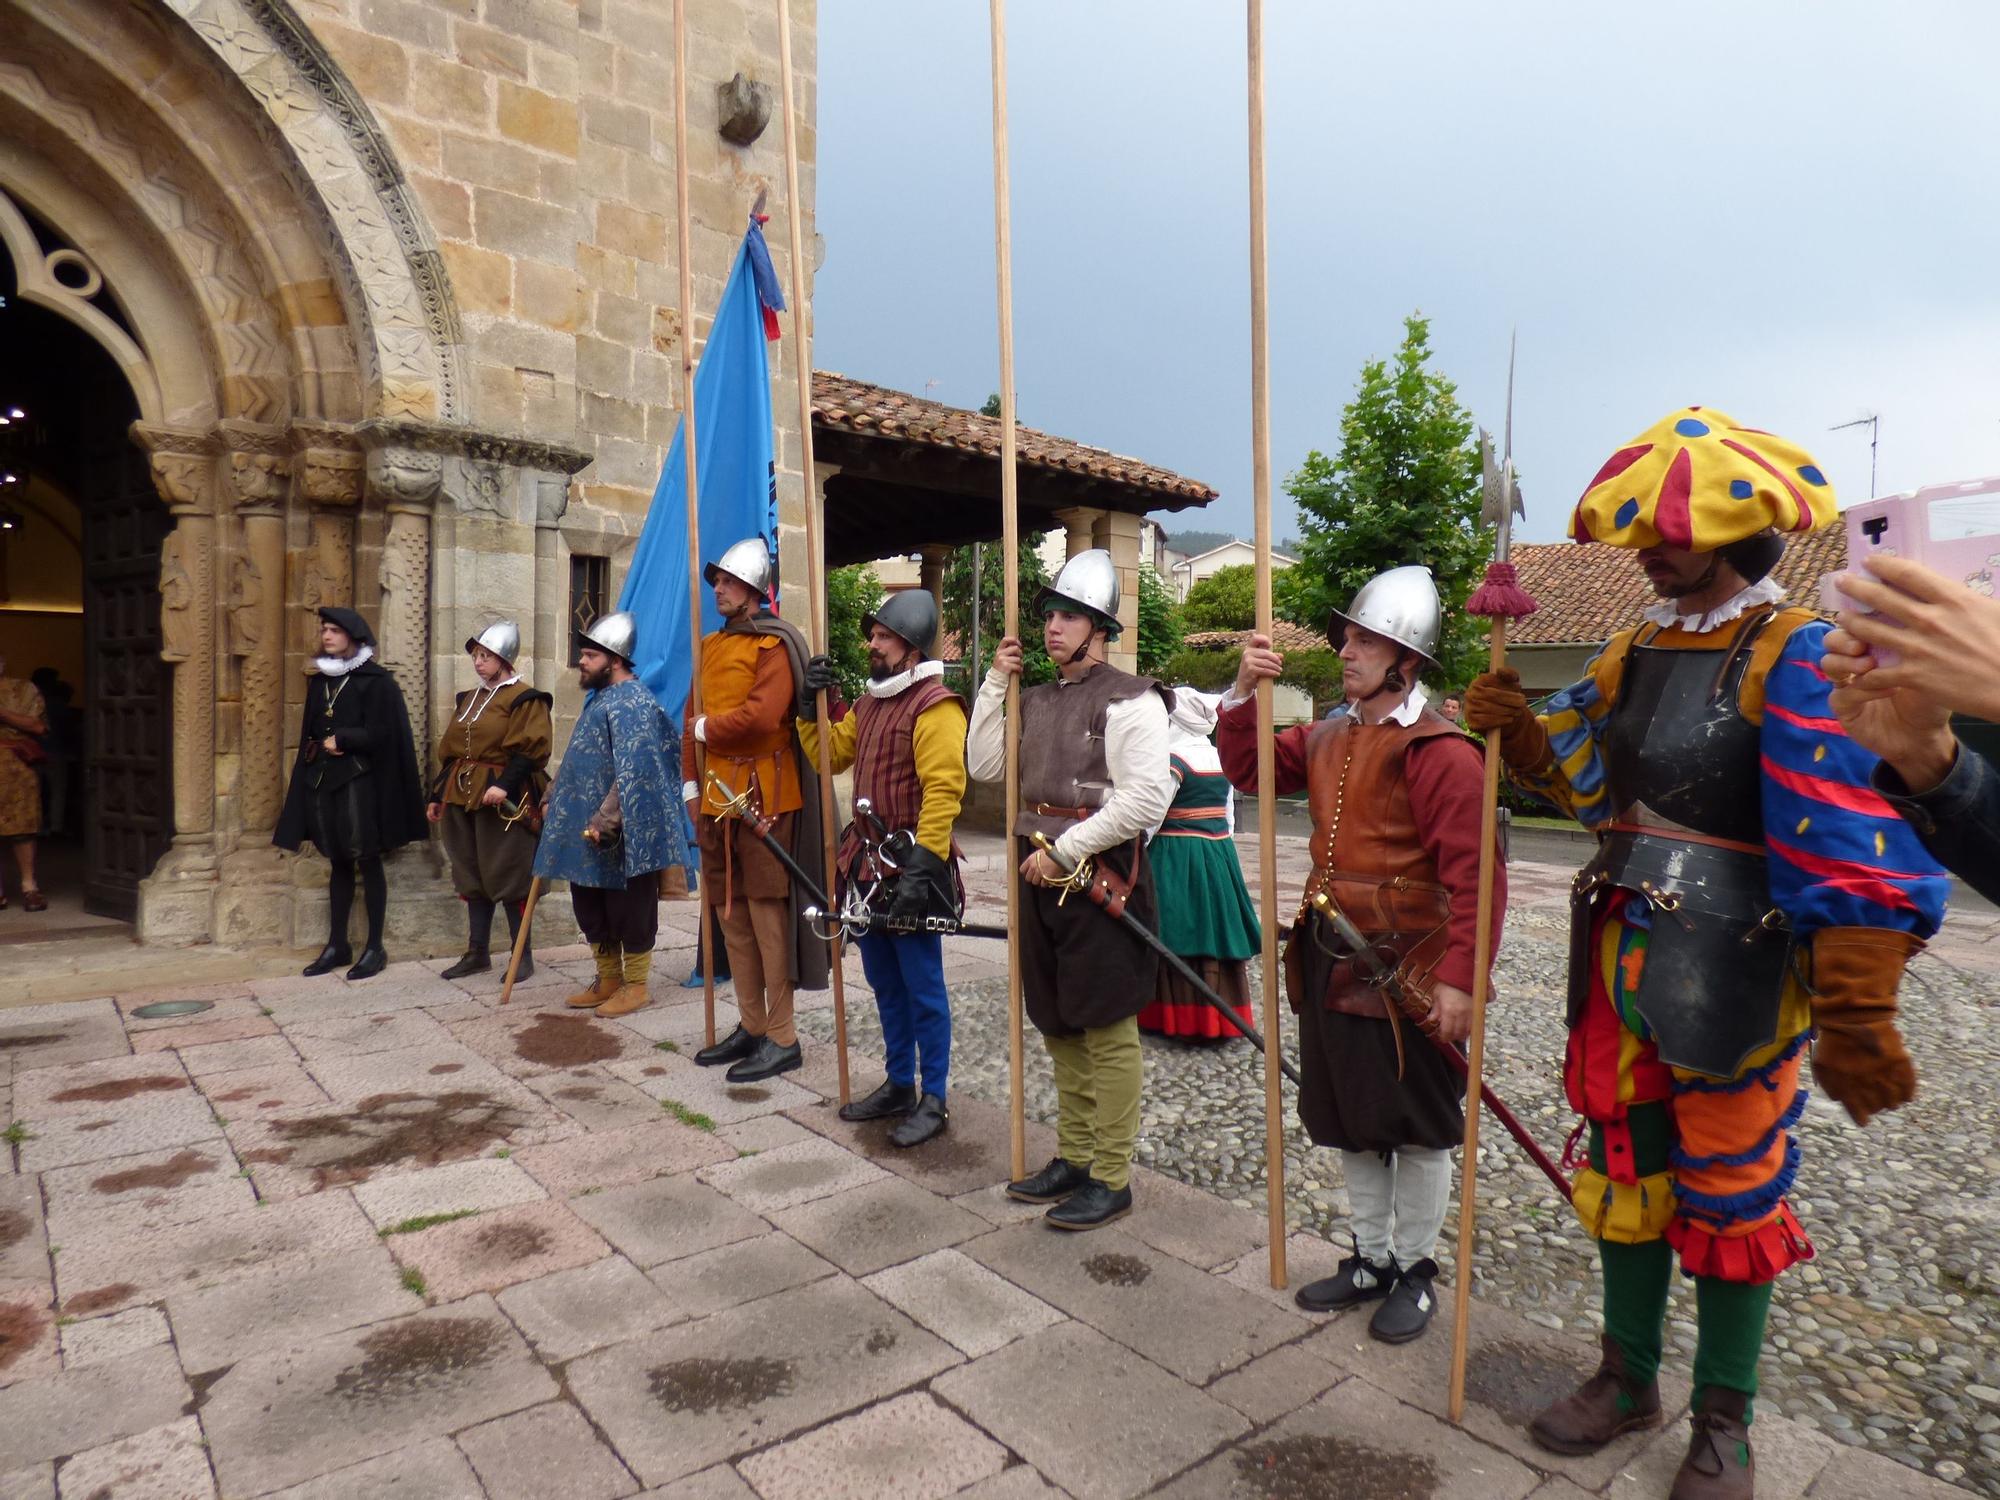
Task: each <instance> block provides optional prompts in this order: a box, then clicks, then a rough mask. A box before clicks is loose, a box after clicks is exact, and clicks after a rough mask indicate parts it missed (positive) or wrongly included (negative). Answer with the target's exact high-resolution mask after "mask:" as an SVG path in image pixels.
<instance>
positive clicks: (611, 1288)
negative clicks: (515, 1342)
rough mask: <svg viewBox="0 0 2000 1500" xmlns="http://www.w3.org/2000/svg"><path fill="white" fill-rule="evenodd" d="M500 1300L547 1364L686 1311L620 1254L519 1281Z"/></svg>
mask: <svg viewBox="0 0 2000 1500" xmlns="http://www.w3.org/2000/svg"><path fill="white" fill-rule="evenodd" d="M499 1300H500V1310H501V1311H502V1312H504V1313H506V1314H507V1316H508V1317H509V1318H512V1319H513V1320H514V1326H515V1327H517V1328H519V1329H520V1330H521V1332H522V1333H524V1334H526V1335H527V1338H528V1342H529V1343H530V1344H532V1345H534V1347H535V1352H536V1353H537V1354H539V1355H540V1356H541V1357H542V1359H543V1360H545V1361H546V1362H547V1363H549V1364H563V1363H566V1362H567V1361H569V1360H572V1359H575V1358H576V1357H577V1356H578V1355H580V1354H588V1353H590V1352H591V1351H592V1350H593V1349H602V1348H604V1347H605V1346H606V1345H608V1344H616V1343H620V1342H622V1341H624V1340H626V1339H629V1338H634V1337H636V1336H637V1335H639V1334H642V1333H650V1332H652V1331H653V1330H654V1329H655V1328H664V1327H666V1326H667V1325H668V1324H669V1323H672V1322H675V1321H677V1320H678V1319H679V1318H680V1317H681V1315H682V1314H681V1310H680V1308H679V1307H677V1306H676V1305H675V1303H674V1300H673V1299H672V1298H671V1297H669V1296H667V1295H666V1294H665V1293H664V1292H662V1291H661V1290H660V1289H659V1287H657V1286H655V1285H654V1284H653V1282H651V1281H650V1280H648V1279H647V1277H646V1273H645V1272H643V1271H641V1270H640V1269H639V1268H638V1267H637V1266H635V1265H633V1264H632V1262H631V1261H629V1260H627V1259H626V1258H625V1257H624V1256H622V1255H607V1256H604V1257H603V1258H602V1259H600V1260H595V1261H592V1262H591V1263H590V1264H589V1265H584V1266H575V1267H572V1268H571V1269H569V1270H567V1271H556V1272H553V1273H551V1274H550V1275H547V1276H541V1277H537V1278H536V1279H535V1280H533V1281H524V1282H520V1283H518V1284H516V1285H514V1286H511V1287H509V1288H507V1290H506V1291H504V1292H502V1293H500V1299H499Z"/></svg>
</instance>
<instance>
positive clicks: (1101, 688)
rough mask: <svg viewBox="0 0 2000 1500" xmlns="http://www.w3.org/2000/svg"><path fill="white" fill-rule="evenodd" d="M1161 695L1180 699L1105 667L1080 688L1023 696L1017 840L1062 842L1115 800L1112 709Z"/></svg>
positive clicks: (1051, 686)
mask: <svg viewBox="0 0 2000 1500" xmlns="http://www.w3.org/2000/svg"><path fill="white" fill-rule="evenodd" d="M1147 693H1158V694H1159V695H1160V696H1161V698H1162V699H1164V700H1165V701H1166V705H1167V707H1168V708H1169V709H1171V708H1172V707H1173V704H1174V696H1173V694H1172V693H1171V692H1169V691H1168V690H1167V689H1166V688H1164V687H1162V686H1161V685H1160V684H1159V683H1158V682H1156V681H1154V679H1152V678H1151V677H1135V676H1133V675H1132V674H1131V673H1130V672H1121V671H1119V670H1118V669H1117V668H1116V667H1112V666H1106V665H1104V664H1103V663H1101V662H1100V663H1099V664H1097V665H1096V666H1093V667H1092V668H1091V669H1090V671H1089V672H1088V673H1086V674H1085V675H1084V676H1083V678H1082V679H1081V680H1079V681H1076V682H1064V681H1062V680H1061V679H1060V678H1058V679H1057V680H1056V681H1054V682H1044V683H1040V684H1038V685H1037V686H1035V687H1031V688H1029V689H1028V690H1027V691H1025V692H1024V693H1022V694H1021V815H1020V817H1018V818H1017V819H1016V820H1015V822H1014V834H1015V836H1016V837H1017V838H1028V837H1030V836H1032V835H1034V834H1037V833H1042V834H1046V835H1047V836H1048V837H1050V838H1056V837H1057V836H1059V835H1060V834H1061V833H1062V831H1063V830H1064V829H1066V828H1069V827H1072V826H1074V825H1075V824H1076V823H1077V822H1078V821H1079V820H1080V819H1082V818H1085V817H1088V816H1089V815H1090V814H1091V813H1092V812H1094V811H1095V810H1096V809H1097V808H1100V807H1102V806H1103V805H1104V803H1105V802H1106V800H1107V799H1108V798H1109V797H1110V796H1111V769H1110V766H1109V765H1108V764H1107V763H1106V761H1105V756H1104V726H1105V722H1106V720H1107V719H1108V718H1109V716H1110V713H1111V705H1112V704H1114V703H1123V702H1125V701H1126V700H1127V699H1130V698H1139V697H1143V696H1144V695H1145V694H1147Z"/></svg>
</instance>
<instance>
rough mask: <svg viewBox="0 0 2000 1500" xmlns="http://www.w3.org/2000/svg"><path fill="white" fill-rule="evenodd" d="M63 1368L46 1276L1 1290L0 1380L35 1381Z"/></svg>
mask: <svg viewBox="0 0 2000 1500" xmlns="http://www.w3.org/2000/svg"><path fill="white" fill-rule="evenodd" d="M61 1368H62V1350H61V1347H60V1345H59V1343H58V1341H57V1329H56V1320H55V1315H54V1314H53V1313H52V1312H51V1311H50V1308H49V1285H48V1281H47V1280H46V1278H45V1279H44V1280H42V1281H41V1282H39V1283H38V1284H35V1285H32V1286H30V1285H25V1284H24V1285H19V1286H15V1287H13V1288H10V1289H9V1290H8V1291H7V1292H6V1293H5V1294H0V1384H6V1383H8V1382H16V1383H20V1384H32V1383H35V1382H37V1381H39V1380H41V1379H43V1378H44V1377H47V1376H51V1375H54V1374H55V1373H56V1372H57V1371H58V1370H60V1369H61Z"/></svg>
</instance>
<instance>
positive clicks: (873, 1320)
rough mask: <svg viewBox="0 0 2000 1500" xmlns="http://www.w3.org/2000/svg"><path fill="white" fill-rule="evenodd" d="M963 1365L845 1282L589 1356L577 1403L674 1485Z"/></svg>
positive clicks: (578, 1377) (637, 1466) (649, 1471)
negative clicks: (742, 1454) (722, 1461)
mask: <svg viewBox="0 0 2000 1500" xmlns="http://www.w3.org/2000/svg"><path fill="white" fill-rule="evenodd" d="M957 1358H958V1356H957V1355H956V1354H955V1353H953V1352H952V1350H951V1349H950V1348H949V1347H948V1346H947V1345H945V1344H943V1343H941V1342H940V1341H938V1340H937V1339H934V1338H932V1337H931V1336H930V1335H929V1334H927V1333H925V1332H924V1331H923V1330H922V1329H920V1328H918V1327H917V1326H916V1325H915V1324H913V1323H911V1322H910V1321H909V1320H908V1319H906V1318H904V1317H903V1316H902V1314H900V1313H898V1312H896V1311H895V1310H894V1309H892V1308H890V1307H889V1306H888V1305H887V1304H886V1303H883V1302H881V1301H880V1300H878V1299H877V1298H875V1297H873V1296H871V1295H869V1293H867V1292H866V1291H864V1290H863V1289H862V1288H861V1287H859V1286H858V1285H856V1284H855V1283H854V1282H852V1281H849V1280H847V1279H846V1278H845V1277H838V1278H834V1279H832V1280H828V1281H821V1282H817V1283H815V1284H814V1285H812V1286H808V1287H803V1288H801V1289H799V1290H797V1291H792V1292H785V1293H781V1294H780V1295H778V1296H775V1297H766V1298H764V1299H763V1300H762V1301H760V1302H753V1303H750V1304H749V1305H747V1306H744V1307H738V1308H734V1309H732V1310H730V1311H728V1312H724V1313H717V1314H716V1315H715V1316H714V1317H712V1318H703V1319H702V1320H701V1321H699V1322H697V1323H687V1324H682V1325H680V1326H678V1327H674V1328H669V1329H666V1330H664V1331H662V1332H660V1333H654V1334H649V1335H647V1336H646V1337H645V1338H641V1339H635V1340H633V1341H631V1342H629V1343H625V1344H620V1345H618V1346H617V1347H615V1348H611V1349H605V1350H602V1351H600V1352H598V1353H596V1354H591V1355H586V1356H585V1357H584V1358H582V1359H580V1360H578V1361H576V1362H575V1363H574V1364H572V1365H571V1366H570V1367H569V1369H568V1376H569V1386H570V1391H571V1393H572V1394H573V1395H574V1397H575V1398H576V1399H577V1400H578V1401H579V1402H580V1403H581V1404H582V1406H583V1408H584V1410H585V1411H586V1412H588V1413H589V1414H590V1416H591V1418H592V1419H593V1420H594V1421H595V1422H596V1423H597V1425H598V1426H599V1427H600V1428H602V1429H603V1431H604V1432H605V1433H606V1434H607V1435H608V1436H609V1437H610V1439H611V1441H612V1443H613V1444H614V1445H615V1446H616V1448H617V1450H618V1452H619V1454H620V1455H621V1456H622V1457H623V1458H624V1459H625V1461H626V1462H627V1463H628V1464H630V1465H631V1466H632V1468H633V1469H634V1471H635V1472H637V1473H638V1475H639V1477H640V1479H641V1480H642V1481H643V1482H644V1483H647V1484H652V1485H659V1484H665V1483H666V1482H667V1481H669V1480H672V1479H677V1478H680V1477H681V1476H682V1475H685V1474H692V1473H694V1472H695V1471H697V1470H699V1469H703V1468H706V1467H707V1466H708V1465H710V1464H712V1463H716V1462H718V1461H719V1460H722V1459H726V1458H732V1457H734V1456H736V1455H738V1454H741V1453H745V1452H748V1451H749V1450H750V1449H752V1448H761V1447H763V1446H765V1445H767V1444H769V1443H772V1442H775V1441H781V1440H782V1439H784V1438H786V1437H789V1436H791V1435H792V1434H793V1433H796V1432H801V1431H803V1430H805V1429H806V1428H809V1427H815V1426H818V1425H819V1424H820V1423H822V1422H825V1421H827V1420H828V1419H829V1418H832V1417H837V1416H840V1415H841V1414H842V1413H844V1412H848V1411H852V1410H854V1409H855V1408H857V1407H860V1406H865V1405H867V1404H868V1403H870V1402H872V1401H877V1400H880V1399H881V1398H883V1397H884V1396H887V1395H890V1394H892V1393H893V1392H896V1391H899V1390H902V1389H904V1388H906V1387H908V1386H911V1385H914V1384H917V1383H919V1382H921V1381H923V1380H926V1379H929V1378H930V1377H931V1376H933V1375H935V1374H937V1373H938V1371H940V1370H943V1369H945V1368H946V1367H948V1366H949V1365H950V1364H952V1363H953V1362H954V1361H955V1360H956V1359H957Z"/></svg>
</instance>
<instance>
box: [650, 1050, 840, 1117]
mask: <svg viewBox="0 0 2000 1500" xmlns="http://www.w3.org/2000/svg"><path fill="white" fill-rule="evenodd" d="M655 1069H658V1070H659V1071H657V1072H655V1071H654V1070H655ZM611 1071H612V1073H613V1074H615V1075H616V1076H617V1077H619V1078H622V1079H624V1080H625V1081H626V1082H627V1083H629V1084H632V1085H633V1086H634V1087H635V1088H638V1089H640V1090H641V1091H643V1092H644V1093H647V1094H650V1095H651V1096H652V1097H653V1098H655V1099H659V1100H667V1099H671V1100H673V1101H674V1102H675V1103H677V1104H679V1105H681V1106H682V1107H683V1108H685V1109H689V1110H692V1111H693V1112H694V1113H696V1114H702V1115H706V1116H708V1118H709V1119H710V1120H712V1121H713V1122H714V1123H716V1124H717V1125H734V1124H735V1123H737V1122H738V1121H739V1120H747V1119H750V1118H751V1117H752V1116H754V1115H770V1114H776V1113H778V1112H779V1111H780V1110H788V1109H796V1108H797V1107H798V1106H800V1105H802V1104H811V1103H814V1102H815V1100H816V1098H817V1096H816V1095H814V1094H812V1093H811V1092H809V1091H807V1090H806V1089H802V1088H800V1087H799V1086H798V1085H797V1084H795V1083H792V1082H790V1079H792V1078H793V1077H795V1076H796V1075H794V1074H785V1075H783V1076H781V1077H778V1078H767V1079H765V1080H764V1081H763V1082H762V1083H743V1084H736V1083H730V1082H729V1081H728V1080H727V1078H725V1077H724V1075H725V1074H726V1073H727V1072H728V1071H729V1070H728V1069H727V1068H704V1067H700V1066H699V1065H697V1064H696V1063H695V1062H694V1061H693V1060H692V1059H691V1058H688V1057H685V1056H681V1055H678V1054H676V1053H671V1052H656V1051H653V1050H652V1049H650V1048H648V1049H647V1051H646V1052H645V1053H644V1054H642V1055H641V1056H639V1057H634V1058H628V1059H626V1060H625V1061H623V1062H615V1063H612V1064H611Z"/></svg>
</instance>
